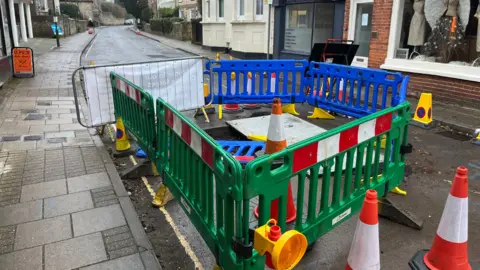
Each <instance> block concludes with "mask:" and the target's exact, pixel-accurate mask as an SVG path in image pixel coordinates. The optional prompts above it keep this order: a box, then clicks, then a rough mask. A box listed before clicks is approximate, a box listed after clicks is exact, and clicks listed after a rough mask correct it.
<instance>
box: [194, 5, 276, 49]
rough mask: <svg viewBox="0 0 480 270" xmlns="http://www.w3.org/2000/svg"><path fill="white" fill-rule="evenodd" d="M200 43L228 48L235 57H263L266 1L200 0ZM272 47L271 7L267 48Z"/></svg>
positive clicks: (215, 47) (265, 42)
mask: <svg viewBox="0 0 480 270" xmlns="http://www.w3.org/2000/svg"><path fill="white" fill-rule="evenodd" d="M202 9H203V10H202V11H203V12H202V24H203V46H205V47H208V48H211V49H213V50H221V49H225V48H228V49H231V54H232V55H233V56H234V57H238V58H265V56H266V54H267V43H268V42H267V36H268V35H267V31H268V23H267V18H268V4H267V2H266V1H265V0H203V8H202ZM272 49H273V8H272V13H271V16H270V49H269V50H268V51H269V53H270V54H272Z"/></svg>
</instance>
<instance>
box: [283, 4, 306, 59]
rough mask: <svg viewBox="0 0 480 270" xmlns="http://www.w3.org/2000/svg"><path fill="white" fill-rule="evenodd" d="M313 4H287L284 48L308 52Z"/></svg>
mask: <svg viewBox="0 0 480 270" xmlns="http://www.w3.org/2000/svg"><path fill="white" fill-rule="evenodd" d="M312 19H313V4H301V5H289V6H287V19H286V26H285V43H284V49H286V50H289V51H300V52H309V51H310V49H311V44H312Z"/></svg>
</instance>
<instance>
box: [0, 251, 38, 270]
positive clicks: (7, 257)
mask: <svg viewBox="0 0 480 270" xmlns="http://www.w3.org/2000/svg"><path fill="white" fill-rule="evenodd" d="M42 254H43V252H42V247H35V248H30V249H24V250H20V251H16V252H12V253H7V254H3V255H0V266H1V269H2V270H23V269H25V270H27V269H28V270H42V269H43V263H42V257H43V256H42Z"/></svg>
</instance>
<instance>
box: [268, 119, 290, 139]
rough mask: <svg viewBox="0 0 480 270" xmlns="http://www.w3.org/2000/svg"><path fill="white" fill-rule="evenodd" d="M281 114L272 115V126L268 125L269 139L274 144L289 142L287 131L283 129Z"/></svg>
mask: <svg viewBox="0 0 480 270" xmlns="http://www.w3.org/2000/svg"><path fill="white" fill-rule="evenodd" d="M282 117H283V116H282V115H281V114H271V115H270V124H269V125H268V133H267V138H268V140H269V141H272V142H283V141H285V140H287V136H286V135H285V130H284V128H283V126H282V125H283V120H282Z"/></svg>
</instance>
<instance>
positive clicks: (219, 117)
mask: <svg viewBox="0 0 480 270" xmlns="http://www.w3.org/2000/svg"><path fill="white" fill-rule="evenodd" d="M222 118H223V105H218V119H219V120H222Z"/></svg>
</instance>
